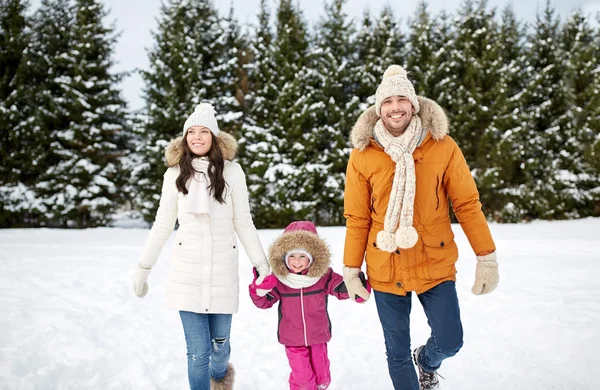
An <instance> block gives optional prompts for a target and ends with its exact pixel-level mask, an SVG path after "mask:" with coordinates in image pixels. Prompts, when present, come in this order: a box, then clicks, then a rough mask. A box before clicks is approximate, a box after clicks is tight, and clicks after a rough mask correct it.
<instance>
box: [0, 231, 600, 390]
mask: <svg viewBox="0 0 600 390" xmlns="http://www.w3.org/2000/svg"><path fill="white" fill-rule="evenodd" d="M453 229H454V231H455V234H456V240H457V242H458V246H459V249H460V251H461V258H460V260H459V263H458V283H457V287H458V293H459V299H460V303H461V312H462V319H463V325H464V329H465V345H464V347H463V349H462V350H461V352H460V353H459V354H458V355H457V356H455V357H454V358H451V359H449V360H447V361H446V362H445V363H444V364H443V366H442V368H441V370H440V373H441V374H442V375H443V376H444V377H445V379H442V380H441V383H442V388H443V389H446V390H448V389H454V390H469V389H473V390H475V389H477V390H480V389H486V390H491V389H502V390H506V389H577V390H583V389H599V388H600V377H599V376H598V375H597V374H596V370H597V369H598V368H599V367H600V354H599V353H598V351H599V350H600V219H584V220H578V221H564V222H534V223H530V224H523V225H496V224H494V225H492V232H493V235H494V238H495V240H496V244H497V246H498V258H499V263H500V278H501V279H500V285H499V287H498V289H497V290H496V291H494V292H493V293H492V294H491V295H486V296H477V297H476V296H474V295H472V294H471V292H470V288H471V285H472V282H473V276H474V271H475V257H474V255H473V253H472V251H471V249H470V247H469V245H468V242H467V240H466V238H465V236H464V234H463V233H462V230H461V229H460V227H459V226H458V225H455V226H453ZM319 231H320V233H321V235H322V236H324V237H325V238H326V239H327V241H328V242H329V244H330V246H331V248H332V250H333V254H334V259H333V268H334V270H336V271H337V272H341V268H342V260H341V256H342V252H343V242H344V234H345V232H344V228H342V227H333V228H320V229H319ZM280 232H281V231H280V230H277V231H275V230H262V231H260V236H261V240H262V241H263V244H264V245H265V246H268V244H269V243H270V242H271V241H272V240H273V238H274V237H275V236H276V235H278V234H280ZM147 234H148V230H145V229H125V228H101V229H88V230H49V229H33V230H22V229H9V230H0V389H11V390H12V389H118V390H123V389H186V388H187V371H186V356H185V353H186V351H185V342H184V337H183V329H182V327H181V323H180V320H179V316H178V314H177V313H176V312H174V311H170V310H168V309H166V308H165V304H164V296H165V281H166V273H167V261H168V256H169V253H170V250H171V244H172V241H169V242H168V244H167V246H166V247H165V249H164V250H163V253H162V255H161V258H160V260H159V262H158V264H157V266H156V267H155V269H154V270H153V273H152V275H151V276H150V280H149V282H150V292H149V293H148V295H147V296H146V298H144V299H139V298H137V297H135V296H134V295H133V293H132V292H131V289H130V286H129V283H128V279H127V277H128V273H129V270H130V269H131V268H132V267H133V266H134V265H135V264H136V262H137V259H138V256H139V255H140V253H141V250H142V245H143V244H144V241H145V238H146V236H147ZM240 264H241V266H240V275H241V277H242V281H243V283H242V295H241V307H240V311H239V313H238V314H237V315H235V316H234V320H233V329H232V337H231V342H232V348H233V350H232V358H231V361H232V363H233V364H234V365H235V367H236V369H237V379H236V384H235V389H238V390H246V389H249V390H252V389H260V390H270V389H273V390H281V389H285V388H286V387H287V377H288V373H289V371H288V365H287V360H286V358H285V353H284V349H283V347H282V346H281V345H279V344H278V343H277V338H276V321H277V309H276V308H273V309H271V310H264V311H263V310H259V309H257V308H255V307H254V306H253V305H252V303H251V301H250V298H249V297H248V296H247V293H246V291H247V290H246V286H247V284H248V283H249V282H250V281H251V271H250V263H249V261H248V260H247V258H246V257H245V254H243V252H242V256H241V259H240ZM329 308H330V316H331V320H332V322H333V339H332V341H331V343H330V346H329V351H330V358H331V371H332V384H331V387H330V389H332V390H340V389H344V390H373V389H375V390H385V389H392V384H391V381H390V379H389V376H388V373H387V365H386V360H385V348H384V343H383V335H382V331H381V327H380V325H379V321H378V318H377V313H376V309H375V302H374V300H373V299H371V300H369V301H368V302H367V303H366V304H364V305H358V304H356V303H353V302H351V301H337V300H336V299H335V298H332V299H331V300H330V303H329ZM411 321H412V328H413V329H412V340H413V346H415V347H416V346H418V345H420V344H422V343H423V342H424V341H425V340H426V338H427V336H428V332H429V328H428V326H427V322H426V319H425V317H424V315H423V312H422V309H421V306H420V304H419V302H418V300H416V298H414V304H413V314H412V318H411Z"/></svg>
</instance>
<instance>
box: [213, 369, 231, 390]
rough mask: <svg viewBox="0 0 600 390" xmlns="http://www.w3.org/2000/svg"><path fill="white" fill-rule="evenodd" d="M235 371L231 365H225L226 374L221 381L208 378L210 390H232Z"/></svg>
mask: <svg viewBox="0 0 600 390" xmlns="http://www.w3.org/2000/svg"><path fill="white" fill-rule="evenodd" d="M234 378H235V370H234V369H233V366H232V365H231V363H229V364H227V372H226V373H225V376H224V377H223V378H221V379H213V378H210V390H233V379H234Z"/></svg>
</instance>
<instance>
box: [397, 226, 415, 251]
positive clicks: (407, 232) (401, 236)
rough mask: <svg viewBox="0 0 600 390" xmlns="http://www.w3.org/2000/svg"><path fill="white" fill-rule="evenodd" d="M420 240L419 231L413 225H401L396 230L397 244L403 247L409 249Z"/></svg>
mask: <svg viewBox="0 0 600 390" xmlns="http://www.w3.org/2000/svg"><path fill="white" fill-rule="evenodd" d="M418 240H419V233H417V230H416V229H415V228H414V227H412V226H409V227H405V226H404V227H403V226H400V227H399V228H398V230H397V231H396V245H398V246H399V247H400V248H402V249H408V248H412V247H413V246H415V244H416V243H417V241H418Z"/></svg>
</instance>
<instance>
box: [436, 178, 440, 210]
mask: <svg viewBox="0 0 600 390" xmlns="http://www.w3.org/2000/svg"><path fill="white" fill-rule="evenodd" d="M439 187H440V175H437V182H436V184H435V198H436V199H437V203H436V205H435V210H436V211H437V209H439V208H440V194H439V193H438V188H439Z"/></svg>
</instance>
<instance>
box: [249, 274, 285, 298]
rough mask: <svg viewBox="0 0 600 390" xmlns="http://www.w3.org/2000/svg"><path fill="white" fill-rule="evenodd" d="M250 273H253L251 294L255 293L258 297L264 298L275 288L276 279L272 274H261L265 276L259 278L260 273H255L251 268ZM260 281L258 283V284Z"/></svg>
mask: <svg viewBox="0 0 600 390" xmlns="http://www.w3.org/2000/svg"><path fill="white" fill-rule="evenodd" d="M252 272H253V273H254V280H253V281H252V284H251V285H250V291H251V293H255V294H256V295H258V296H259V297H264V296H265V295H267V294H268V293H269V292H270V291H271V290H272V289H273V288H274V287H275V286H277V282H278V280H277V277H276V276H275V275H273V274H269V273H268V268H267V274H266V275H265V274H263V275H265V276H262V277H261V274H260V271H257V270H256V268H252ZM259 281H260V283H259Z"/></svg>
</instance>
